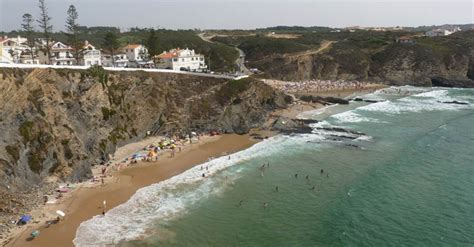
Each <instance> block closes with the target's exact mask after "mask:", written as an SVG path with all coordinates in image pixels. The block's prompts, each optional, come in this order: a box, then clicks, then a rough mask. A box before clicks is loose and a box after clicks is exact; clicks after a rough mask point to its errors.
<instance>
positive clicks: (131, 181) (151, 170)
mask: <svg viewBox="0 0 474 247" xmlns="http://www.w3.org/2000/svg"><path fill="white" fill-rule="evenodd" d="M254 143H255V141H254V140H252V139H251V138H250V137H249V135H235V134H229V135H222V136H215V137H209V139H208V140H206V141H204V142H203V143H198V144H192V145H190V146H188V147H186V148H185V149H183V151H182V152H181V153H179V152H177V153H176V155H175V157H174V158H171V157H170V154H165V155H164V156H163V157H161V158H160V160H158V161H156V162H144V163H140V164H138V165H135V166H132V167H129V168H125V169H123V170H121V171H119V172H115V173H114V174H113V177H112V178H111V179H112V180H111V181H109V182H108V183H107V184H105V185H104V186H99V187H95V188H85V187H81V188H79V189H77V190H76V191H74V192H72V193H71V195H69V197H67V198H65V199H64V200H63V201H62V202H61V203H59V204H57V205H54V206H46V207H45V210H50V211H53V212H54V211H55V210H56V209H62V210H63V211H64V212H65V213H66V217H65V218H64V219H63V220H62V221H61V222H59V223H58V224H53V225H50V226H49V227H48V228H45V227H44V225H45V224H42V225H41V227H40V225H34V224H32V225H30V226H28V227H27V228H25V229H24V230H22V232H21V233H20V234H19V235H17V236H16V237H15V238H13V239H12V241H10V242H9V243H8V244H7V245H6V246H48V247H49V246H73V243H72V240H73V239H74V237H75V235H76V230H77V228H78V227H79V225H80V223H81V222H83V221H86V220H88V219H90V218H92V217H93V216H95V215H98V214H101V213H102V202H103V201H104V200H105V201H106V202H107V209H111V208H113V207H115V206H117V205H120V204H122V203H124V202H126V201H127V200H128V199H129V198H130V197H131V196H132V195H133V194H134V193H135V192H136V191H137V190H138V189H140V188H142V187H145V186H148V185H151V184H153V183H157V182H160V181H163V180H166V179H168V178H170V177H173V176H175V175H178V174H180V173H182V172H184V171H186V170H188V169H190V168H192V167H194V166H195V165H198V164H201V163H204V162H206V161H208V160H209V159H210V158H212V157H219V156H221V155H223V154H224V153H234V152H237V151H240V150H243V149H246V148H248V147H250V146H252V145H253V144H254ZM38 228H39V230H40V232H41V234H40V236H39V237H37V238H36V239H34V240H32V241H28V240H27V239H28V238H29V236H30V233H31V231H33V230H35V229H38Z"/></svg>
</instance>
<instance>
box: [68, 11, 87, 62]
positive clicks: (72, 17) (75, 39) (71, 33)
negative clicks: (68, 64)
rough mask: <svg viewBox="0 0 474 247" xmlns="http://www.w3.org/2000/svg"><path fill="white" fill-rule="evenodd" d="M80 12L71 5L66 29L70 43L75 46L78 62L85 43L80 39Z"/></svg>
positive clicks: (75, 55)
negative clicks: (78, 21) (78, 20)
mask: <svg viewBox="0 0 474 247" xmlns="http://www.w3.org/2000/svg"><path fill="white" fill-rule="evenodd" d="M78 18H79V14H78V13H77V10H76V7H75V6H74V5H70V6H69V9H68V10H67V19H66V30H67V34H66V35H67V40H68V43H69V45H71V47H72V48H74V57H75V58H76V63H78V62H79V53H80V51H81V50H82V48H83V43H82V42H81V40H80V39H79V24H78V23H77V19H78Z"/></svg>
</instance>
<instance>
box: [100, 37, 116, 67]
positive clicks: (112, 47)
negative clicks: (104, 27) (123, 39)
mask: <svg viewBox="0 0 474 247" xmlns="http://www.w3.org/2000/svg"><path fill="white" fill-rule="evenodd" d="M102 48H103V49H104V50H106V51H108V52H109V53H110V55H111V56H112V66H114V63H115V58H114V54H115V51H116V50H117V49H118V48H120V43H119V41H118V36H117V34H115V33H112V32H107V33H106V34H105V37H104V40H103V42H102Z"/></svg>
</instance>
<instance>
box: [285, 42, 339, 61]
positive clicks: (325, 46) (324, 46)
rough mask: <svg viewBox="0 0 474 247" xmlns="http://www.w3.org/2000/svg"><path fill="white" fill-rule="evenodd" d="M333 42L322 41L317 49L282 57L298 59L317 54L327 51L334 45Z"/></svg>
mask: <svg viewBox="0 0 474 247" xmlns="http://www.w3.org/2000/svg"><path fill="white" fill-rule="evenodd" d="M335 42H337V41H331V40H324V41H323V42H321V45H320V46H319V47H318V49H312V50H307V51H303V52H296V53H289V54H285V55H284V57H300V56H308V55H315V54H319V53H321V52H324V51H326V50H327V49H329V48H330V47H331V46H332V44H334V43H335Z"/></svg>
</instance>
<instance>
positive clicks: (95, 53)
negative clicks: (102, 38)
mask: <svg viewBox="0 0 474 247" xmlns="http://www.w3.org/2000/svg"><path fill="white" fill-rule="evenodd" d="M79 63H80V64H81V65H86V66H92V65H102V59H101V54H100V50H97V49H95V47H94V46H93V45H91V44H90V43H89V42H88V41H87V40H86V41H85V43H84V48H83V49H82V50H81V58H80V62H79Z"/></svg>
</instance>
